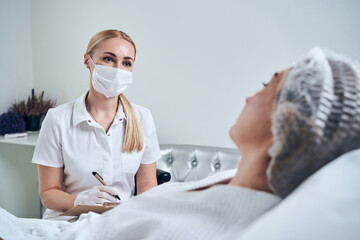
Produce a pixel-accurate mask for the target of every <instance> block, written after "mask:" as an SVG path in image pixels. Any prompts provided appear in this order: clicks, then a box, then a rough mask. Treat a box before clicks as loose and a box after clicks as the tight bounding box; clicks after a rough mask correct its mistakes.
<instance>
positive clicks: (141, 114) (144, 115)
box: [131, 103, 153, 122]
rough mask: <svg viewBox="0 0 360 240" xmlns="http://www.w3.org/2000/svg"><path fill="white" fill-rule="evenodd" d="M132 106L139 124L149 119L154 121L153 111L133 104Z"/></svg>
mask: <svg viewBox="0 0 360 240" xmlns="http://www.w3.org/2000/svg"><path fill="white" fill-rule="evenodd" d="M131 105H132V106H133V108H134V110H135V113H136V116H137V117H138V120H139V122H141V121H147V120H149V119H152V118H153V117H152V114H151V111H150V110H149V109H148V108H146V107H143V106H140V105H137V104H134V103H131Z"/></svg>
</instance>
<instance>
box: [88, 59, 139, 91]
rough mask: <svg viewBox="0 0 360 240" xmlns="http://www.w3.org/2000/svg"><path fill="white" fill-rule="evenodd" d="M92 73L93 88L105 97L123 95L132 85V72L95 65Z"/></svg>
mask: <svg viewBox="0 0 360 240" xmlns="http://www.w3.org/2000/svg"><path fill="white" fill-rule="evenodd" d="M89 58H90V60H91V61H92V62H93V64H94V65H95V67H94V70H93V73H92V77H91V79H92V86H93V88H94V89H95V90H96V91H97V92H99V93H102V94H103V95H104V96H105V97H107V98H110V97H115V96H118V95H119V94H120V93H123V92H124V91H125V89H126V88H127V87H128V86H129V85H131V83H132V72H130V71H126V70H123V69H120V68H113V67H107V66H103V65H98V64H95V63H94V61H93V60H92V59H91V57H90V56H89Z"/></svg>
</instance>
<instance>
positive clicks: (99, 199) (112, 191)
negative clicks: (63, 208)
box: [74, 186, 120, 206]
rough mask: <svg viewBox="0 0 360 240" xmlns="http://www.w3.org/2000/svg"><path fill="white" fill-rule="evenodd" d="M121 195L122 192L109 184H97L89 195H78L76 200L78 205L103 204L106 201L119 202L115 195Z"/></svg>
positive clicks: (75, 203)
mask: <svg viewBox="0 0 360 240" xmlns="http://www.w3.org/2000/svg"><path fill="white" fill-rule="evenodd" d="M115 195H118V196H120V192H119V191H118V190H117V189H116V188H113V187H109V186H95V187H93V188H92V189H91V190H90V191H89V192H88V193H87V195H78V196H77V197H76V199H75V201H74V206H77V205H103V204H104V203H119V202H120V201H119V200H118V199H116V198H115V197H114V196H115Z"/></svg>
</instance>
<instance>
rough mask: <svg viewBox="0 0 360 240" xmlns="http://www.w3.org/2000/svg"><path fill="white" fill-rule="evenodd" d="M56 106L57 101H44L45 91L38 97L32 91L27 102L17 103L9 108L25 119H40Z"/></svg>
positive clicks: (47, 99) (46, 99)
mask: <svg viewBox="0 0 360 240" xmlns="http://www.w3.org/2000/svg"><path fill="white" fill-rule="evenodd" d="M55 104H56V101H55V100H51V99H49V98H45V99H44V91H42V92H41V94H39V95H36V94H35V91H34V89H32V90H31V96H29V97H28V99H27V102H25V101H24V100H22V101H19V102H15V103H13V105H12V106H11V107H10V108H9V111H11V112H17V113H20V114H21V115H22V116H23V117H38V116H43V115H45V114H46V113H47V111H48V110H49V108H52V107H54V106H55Z"/></svg>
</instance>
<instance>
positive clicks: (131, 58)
mask: <svg viewBox="0 0 360 240" xmlns="http://www.w3.org/2000/svg"><path fill="white" fill-rule="evenodd" d="M124 59H131V60H132V61H133V62H134V59H132V57H124Z"/></svg>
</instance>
